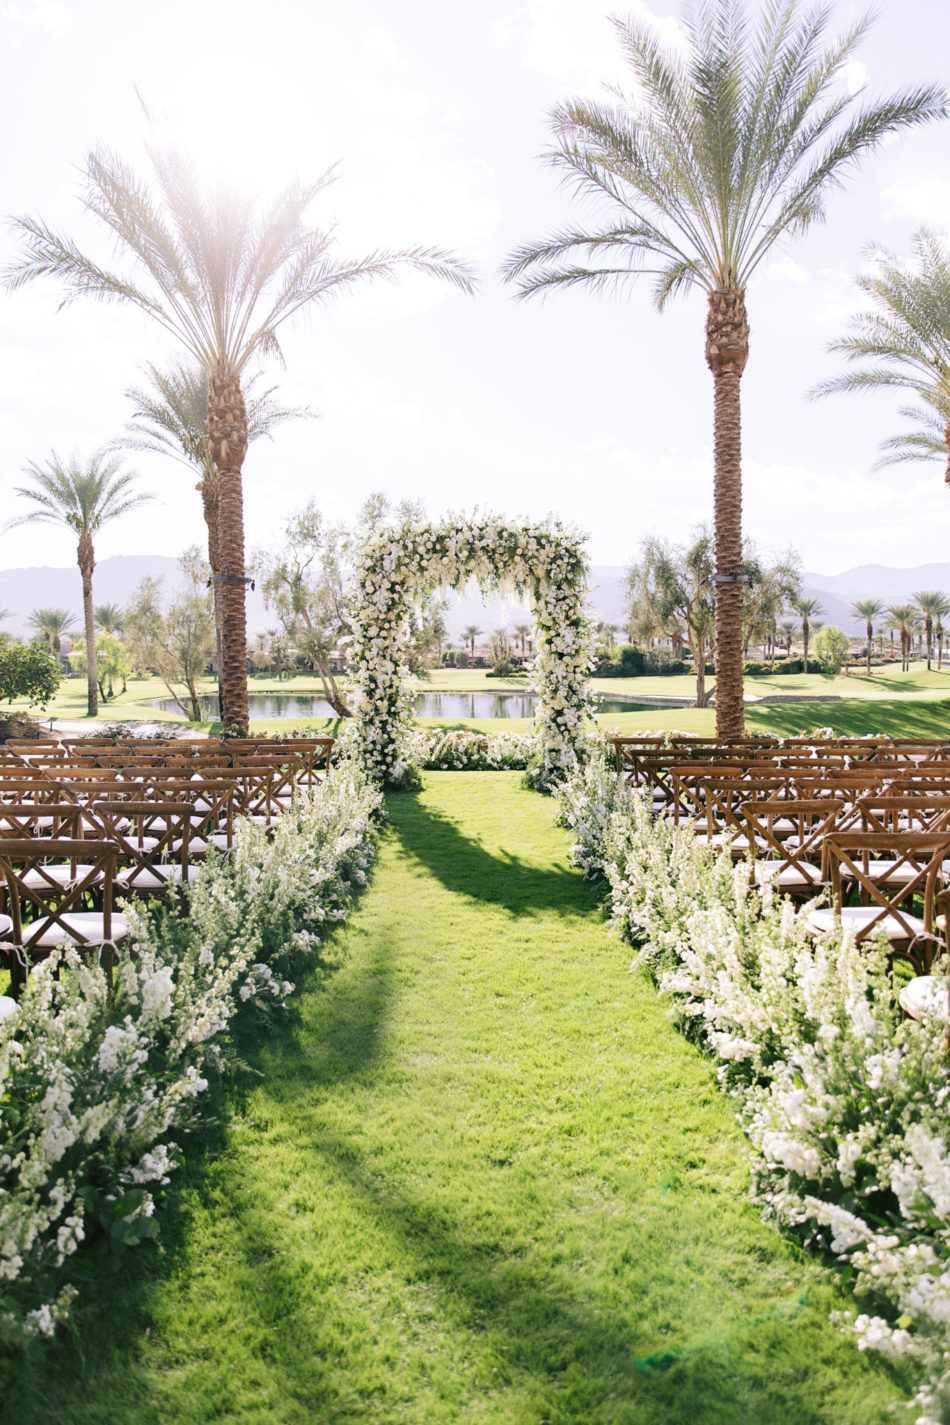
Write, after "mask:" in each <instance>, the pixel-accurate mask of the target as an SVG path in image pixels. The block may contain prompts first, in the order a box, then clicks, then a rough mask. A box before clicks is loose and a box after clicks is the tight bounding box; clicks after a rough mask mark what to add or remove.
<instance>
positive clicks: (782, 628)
mask: <svg viewBox="0 0 950 1425" xmlns="http://www.w3.org/2000/svg"><path fill="white" fill-rule="evenodd" d="M778 632H779V633H781V634H784V635H785V657H786V658H788V657H789V656H790V654H791V651H792V639H793V638H794V637H795V624H794V623H793V622H792V620H791V619H785V620H784V621H783V622H782V623H780V624H779V626H778Z"/></svg>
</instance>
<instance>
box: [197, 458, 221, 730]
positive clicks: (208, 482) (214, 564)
mask: <svg viewBox="0 0 950 1425" xmlns="http://www.w3.org/2000/svg"><path fill="white" fill-rule="evenodd" d="M198 489H199V490H200V492H201V507H202V511H203V513H204V517H205V525H206V526H207V530H208V563H209V564H210V565H211V573H212V576H214V575H215V574H216V573H218V571H219V569H220V565H221V557H220V552H221V551H220V546H221V534H220V530H219V528H218V520H219V509H218V504H219V502H218V477H217V475H216V474H215V472H214V470H208V471H206V472H205V474H204V476H203V478H202V479H201V480H200V481H199V482H198ZM219 590H220V585H219V584H216V583H215V581H214V578H213V577H212V579H211V606H212V608H213V609H214V663H215V668H216V669H217V674H218V709H219V710H220V708H221V599H220V597H219Z"/></svg>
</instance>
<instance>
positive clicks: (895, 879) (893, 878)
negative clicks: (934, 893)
mask: <svg viewBox="0 0 950 1425" xmlns="http://www.w3.org/2000/svg"><path fill="white" fill-rule="evenodd" d="M854 864H855V865H856V866H858V867H859V869H860V870H861V871H864V867H863V866H861V864H860V862H859V861H857V860H855V863H854ZM865 874H866V875H867V877H868V880H870V881H877V882H878V883H879V884H880V885H882V886H883V885H885V884H886V883H887V882H888V881H889V882H890V883H891V885H895V886H901V885H904V884H905V883H906V882H907V881H913V880H914V879H915V878H916V877H917V876H919V875H920V868H919V867H918V866H912V865H910V863H909V862H907V861H868V868H867V871H866V872H865ZM854 878H855V877H854V872H853V871H849V869H848V867H847V866H842V867H841V879H842V880H843V881H845V880H847V881H853V880H854ZM921 885H923V881H921Z"/></svg>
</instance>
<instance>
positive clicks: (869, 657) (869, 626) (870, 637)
mask: <svg viewBox="0 0 950 1425" xmlns="http://www.w3.org/2000/svg"><path fill="white" fill-rule="evenodd" d="M873 636H874V629H873V627H872V626H871V620H870V619H868V677H869V678H870V676H871V639H872V638H873Z"/></svg>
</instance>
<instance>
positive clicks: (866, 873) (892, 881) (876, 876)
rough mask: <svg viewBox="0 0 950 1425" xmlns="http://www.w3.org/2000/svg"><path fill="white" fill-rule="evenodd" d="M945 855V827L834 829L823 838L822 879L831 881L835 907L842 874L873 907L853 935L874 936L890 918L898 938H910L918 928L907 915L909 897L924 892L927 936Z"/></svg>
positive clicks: (949, 840) (949, 841)
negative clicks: (900, 933)
mask: <svg viewBox="0 0 950 1425" xmlns="http://www.w3.org/2000/svg"><path fill="white" fill-rule="evenodd" d="M948 856H950V832H929V831H927V832H924V831H911V832H903V833H900V834H895V833H891V832H879V831H839V832H832V834H831V835H829V836H826V837H825V839H824V860H823V866H822V869H823V872H824V875H825V879H827V880H829V881H830V882H831V894H832V898H833V901H834V904H835V906H836V908H837V909H838V910H840V909H841V906H842V904H843V890H842V873H844V874H845V875H846V877H847V878H848V879H850V880H853V881H854V883H855V885H856V887H857V889H858V891H859V893H860V895H861V896H862V898H863V899H865V900H866V901H867V903H868V905H869V906H871V907H872V908H873V909H874V910H875V911H877V914H876V915H874V916H873V917H869V918H868V920H867V922H866V923H865V924H863V925H862V926H861V927H860V929H859V930H858V931H857V933H856V937H855V938H856V939H858V940H866V939H867V938H868V937H869V936H873V935H874V933H875V931H876V929H877V928H878V927H879V926H881V925H882V923H883V922H884V921H886V920H888V919H889V918H890V917H893V918H894V921H895V922H896V925H897V928H898V930H903V931H904V932H905V935H904V936H903V937H902V938H906V939H907V940H908V941H910V942H913V941H914V940H915V939H916V938H917V936H918V934H919V933H921V932H919V931H918V928H917V927H916V926H915V924H914V922H913V920H910V919H908V916H910V915H911V910H910V904H911V899H912V897H914V896H922V897H923V925H924V929H923V932H922V933H923V934H924V935H925V936H928V937H932V935H933V925H934V895H935V893H936V888H937V882H938V879H939V878H940V877H941V875H942V872H943V862H944V860H945V859H946V858H947V857H948ZM898 873H899V874H898ZM892 938H894V937H892Z"/></svg>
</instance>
